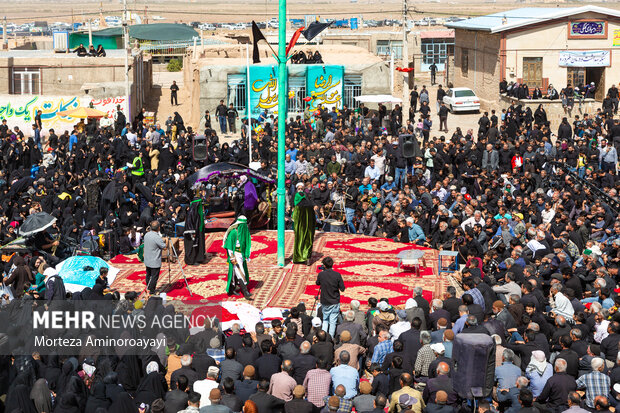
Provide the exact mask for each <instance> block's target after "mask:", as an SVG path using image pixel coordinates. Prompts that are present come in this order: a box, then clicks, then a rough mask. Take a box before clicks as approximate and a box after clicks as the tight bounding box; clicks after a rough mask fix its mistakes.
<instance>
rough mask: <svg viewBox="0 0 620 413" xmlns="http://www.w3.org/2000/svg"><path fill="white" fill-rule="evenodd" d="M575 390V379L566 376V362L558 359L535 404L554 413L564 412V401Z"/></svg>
mask: <svg viewBox="0 0 620 413" xmlns="http://www.w3.org/2000/svg"><path fill="white" fill-rule="evenodd" d="M575 390H577V383H575V379H574V378H573V377H572V376H570V375H568V374H566V360H564V359H558V360H556V362H555V369H554V374H553V376H551V377H549V379H548V380H547V382H546V383H545V387H543V389H542V392H541V393H540V394H539V395H538V398H537V399H536V402H537V403H539V404H545V403H546V405H547V408H548V409H550V410H551V411H552V412H554V413H559V412H563V411H564V410H566V408H567V406H566V401H567V400H568V395H569V393H571V392H574V391H575Z"/></svg>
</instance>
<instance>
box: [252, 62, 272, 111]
mask: <svg viewBox="0 0 620 413" xmlns="http://www.w3.org/2000/svg"><path fill="white" fill-rule="evenodd" d="M264 109H267V110H268V111H269V112H270V113H274V112H277V111H278V71H277V70H276V67H275V66H256V65H255V66H250V110H251V113H252V116H253V117H257V116H258V114H259V113H260V112H262V111H263V110H264Z"/></svg>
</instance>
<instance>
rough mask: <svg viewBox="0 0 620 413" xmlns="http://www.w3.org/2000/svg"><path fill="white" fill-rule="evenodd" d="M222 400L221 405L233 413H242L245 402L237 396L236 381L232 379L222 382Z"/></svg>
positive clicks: (227, 378) (228, 378)
mask: <svg viewBox="0 0 620 413" xmlns="http://www.w3.org/2000/svg"><path fill="white" fill-rule="evenodd" d="M222 388H223V389H224V392H223V393H222V399H221V401H220V404H221V405H223V406H226V407H228V408H229V409H230V410H231V411H233V412H240V411H241V409H242V408H243V403H244V402H243V401H241V399H240V398H239V396H237V395H236V394H235V381H234V380H233V379H231V378H230V377H226V379H224V380H222Z"/></svg>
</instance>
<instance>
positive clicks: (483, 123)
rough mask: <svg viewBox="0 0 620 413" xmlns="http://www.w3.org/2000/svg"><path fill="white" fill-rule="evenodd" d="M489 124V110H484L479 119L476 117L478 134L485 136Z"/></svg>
mask: <svg viewBox="0 0 620 413" xmlns="http://www.w3.org/2000/svg"><path fill="white" fill-rule="evenodd" d="M490 126H491V121H489V112H484V114H483V115H482V116H481V117H480V119H478V136H479V137H480V136H486V134H487V132H488V131H489V127H490Z"/></svg>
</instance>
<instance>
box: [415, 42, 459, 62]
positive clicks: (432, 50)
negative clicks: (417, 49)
mask: <svg viewBox="0 0 620 413" xmlns="http://www.w3.org/2000/svg"><path fill="white" fill-rule="evenodd" d="M453 45H454V39H422V44H421V49H422V63H423V64H425V65H432V64H433V63H435V64H436V65H441V64H444V63H445V62H446V59H447V58H448V55H449V48H450V47H451V46H453Z"/></svg>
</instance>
